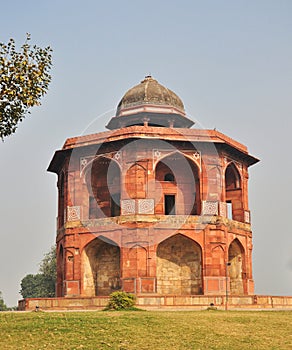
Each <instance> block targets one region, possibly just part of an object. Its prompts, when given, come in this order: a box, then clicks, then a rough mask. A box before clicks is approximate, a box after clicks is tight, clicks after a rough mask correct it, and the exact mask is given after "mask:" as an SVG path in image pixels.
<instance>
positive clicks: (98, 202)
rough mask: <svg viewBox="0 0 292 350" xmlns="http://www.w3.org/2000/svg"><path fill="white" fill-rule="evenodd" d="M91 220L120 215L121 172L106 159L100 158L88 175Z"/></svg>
mask: <svg viewBox="0 0 292 350" xmlns="http://www.w3.org/2000/svg"><path fill="white" fill-rule="evenodd" d="M86 184H87V188H88V192H89V198H88V201H89V203H88V204H89V205H88V207H89V212H88V217H89V219H97V218H102V217H104V216H107V217H110V216H119V215H120V193H121V170H120V167H119V166H118V164H117V163H116V162H115V161H114V160H112V159H110V158H106V157H98V158H97V159H96V160H95V161H94V162H93V163H92V167H91V171H90V172H88V173H87V174H86Z"/></svg>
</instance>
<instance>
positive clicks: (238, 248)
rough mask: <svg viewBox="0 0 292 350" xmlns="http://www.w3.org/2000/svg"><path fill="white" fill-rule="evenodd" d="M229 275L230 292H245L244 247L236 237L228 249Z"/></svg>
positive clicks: (237, 293) (238, 293)
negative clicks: (243, 276)
mask: <svg viewBox="0 0 292 350" xmlns="http://www.w3.org/2000/svg"><path fill="white" fill-rule="evenodd" d="M228 262H229V264H230V265H229V266H228V277H229V278H230V293H231V294H236V295H242V294H244V288H243V278H242V275H243V267H244V249H243V246H242V245H241V243H240V242H239V240H238V239H235V240H234V241H233V242H232V243H231V244H230V246H229V249H228Z"/></svg>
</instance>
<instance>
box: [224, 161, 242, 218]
mask: <svg viewBox="0 0 292 350" xmlns="http://www.w3.org/2000/svg"><path fill="white" fill-rule="evenodd" d="M225 200H226V203H227V217H228V218H229V219H231V220H236V221H242V222H243V219H244V217H243V203H242V200H243V199H242V186H241V178H240V174H239V172H238V170H237V168H236V166H235V165H234V164H233V163H231V164H229V165H228V167H227V168H226V171H225Z"/></svg>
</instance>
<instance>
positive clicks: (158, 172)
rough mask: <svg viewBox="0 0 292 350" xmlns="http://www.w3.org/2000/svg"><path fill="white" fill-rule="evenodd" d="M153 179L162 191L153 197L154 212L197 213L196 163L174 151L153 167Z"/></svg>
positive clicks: (198, 211)
mask: <svg viewBox="0 0 292 350" xmlns="http://www.w3.org/2000/svg"><path fill="white" fill-rule="evenodd" d="M155 179H156V181H157V182H159V186H160V188H161V191H162V196H161V191H157V196H159V197H161V198H158V197H157V198H155V203H156V214H165V215H175V214H177V215H199V214H200V210H201V208H200V204H201V201H200V181H199V171H198V167H197V165H196V164H195V163H194V162H193V161H191V160H190V159H189V158H188V157H185V156H184V155H182V154H181V153H179V152H174V153H172V154H170V155H169V156H166V157H164V158H162V159H161V160H160V161H159V162H158V163H157V165H156V167H155Z"/></svg>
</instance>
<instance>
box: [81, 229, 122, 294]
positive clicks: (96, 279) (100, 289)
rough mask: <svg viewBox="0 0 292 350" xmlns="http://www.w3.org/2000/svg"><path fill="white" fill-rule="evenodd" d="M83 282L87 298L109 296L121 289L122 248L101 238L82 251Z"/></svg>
mask: <svg viewBox="0 0 292 350" xmlns="http://www.w3.org/2000/svg"><path fill="white" fill-rule="evenodd" d="M82 267H83V271H82V275H83V276H82V282H83V291H84V295H86V296H96V295H109V294H110V293H112V292H113V291H115V290H118V289H120V248H119V246H118V245H117V244H116V243H115V242H113V241H112V240H110V239H107V238H105V237H103V236H99V237H97V238H95V239H94V240H92V241H91V242H90V243H88V244H87V245H86V246H85V247H84V249H83V251H82Z"/></svg>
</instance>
